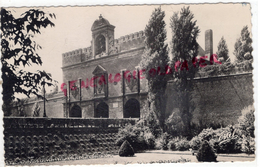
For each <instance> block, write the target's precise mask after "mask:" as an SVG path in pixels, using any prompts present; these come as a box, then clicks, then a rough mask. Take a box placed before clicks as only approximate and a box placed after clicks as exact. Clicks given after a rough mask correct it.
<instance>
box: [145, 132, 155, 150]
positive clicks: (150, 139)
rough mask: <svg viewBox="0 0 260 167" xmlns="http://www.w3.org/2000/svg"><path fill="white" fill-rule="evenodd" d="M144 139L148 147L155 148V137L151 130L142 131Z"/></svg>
mask: <svg viewBox="0 0 260 167" xmlns="http://www.w3.org/2000/svg"><path fill="white" fill-rule="evenodd" d="M143 136H144V140H145V144H146V145H147V147H148V149H154V148H155V137H154V135H153V134H152V132H149V131H148V132H147V131H145V132H144V135H143Z"/></svg>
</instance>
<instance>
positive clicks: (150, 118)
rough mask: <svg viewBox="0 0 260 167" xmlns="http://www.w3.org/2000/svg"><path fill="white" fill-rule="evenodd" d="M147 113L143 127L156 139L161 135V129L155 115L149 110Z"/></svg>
mask: <svg viewBox="0 0 260 167" xmlns="http://www.w3.org/2000/svg"><path fill="white" fill-rule="evenodd" d="M145 108H146V107H145ZM147 112H148V114H147V115H146V116H145V118H144V121H145V126H147V127H148V128H149V129H150V131H151V133H152V134H153V136H154V137H155V138H157V137H159V136H160V135H161V134H162V129H161V127H160V125H159V121H158V118H157V116H156V114H155V113H154V111H152V110H150V111H147Z"/></svg>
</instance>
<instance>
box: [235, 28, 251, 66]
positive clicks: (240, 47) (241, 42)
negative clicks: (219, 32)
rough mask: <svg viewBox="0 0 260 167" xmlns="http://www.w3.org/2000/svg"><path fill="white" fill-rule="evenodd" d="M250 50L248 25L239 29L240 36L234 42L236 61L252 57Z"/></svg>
mask: <svg viewBox="0 0 260 167" xmlns="http://www.w3.org/2000/svg"><path fill="white" fill-rule="evenodd" d="M252 51H253V47H252V38H251V37H250V32H249V30H248V26H244V27H243V29H242V30H241V36H240V37H239V38H238V39H237V41H236V43H235V50H234V55H235V56H236V58H237V61H238V62H241V61H244V60H250V59H253V56H252Z"/></svg>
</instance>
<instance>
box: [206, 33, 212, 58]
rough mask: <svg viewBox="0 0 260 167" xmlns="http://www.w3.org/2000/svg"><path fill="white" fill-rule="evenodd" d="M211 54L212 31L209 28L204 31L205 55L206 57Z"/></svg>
mask: <svg viewBox="0 0 260 167" xmlns="http://www.w3.org/2000/svg"><path fill="white" fill-rule="evenodd" d="M212 54H213V32H212V30H211V29H209V30H206V32H205V55H206V56H208V58H209V57H210V56H211V55H212Z"/></svg>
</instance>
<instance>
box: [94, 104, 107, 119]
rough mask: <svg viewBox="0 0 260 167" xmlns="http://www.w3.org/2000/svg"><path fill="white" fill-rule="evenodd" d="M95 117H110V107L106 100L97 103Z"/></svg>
mask: <svg viewBox="0 0 260 167" xmlns="http://www.w3.org/2000/svg"><path fill="white" fill-rule="evenodd" d="M94 117H95V118H108V117H109V107H108V105H107V104H106V103H105V102H101V103H99V104H98V105H97V108H96V112H95V114H94Z"/></svg>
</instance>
